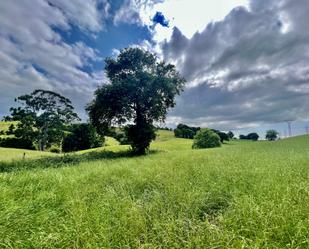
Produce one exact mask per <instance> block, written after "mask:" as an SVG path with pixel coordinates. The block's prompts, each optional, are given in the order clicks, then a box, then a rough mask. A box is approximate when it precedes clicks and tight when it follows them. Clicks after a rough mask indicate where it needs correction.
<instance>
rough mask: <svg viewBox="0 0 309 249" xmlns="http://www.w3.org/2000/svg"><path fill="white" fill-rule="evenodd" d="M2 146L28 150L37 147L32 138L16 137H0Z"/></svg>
mask: <svg viewBox="0 0 309 249" xmlns="http://www.w3.org/2000/svg"><path fill="white" fill-rule="evenodd" d="M0 147H5V148H17V149H27V150H34V149H35V147H34V145H33V142H32V141H31V140H29V139H25V138H16V137H12V138H3V139H0Z"/></svg>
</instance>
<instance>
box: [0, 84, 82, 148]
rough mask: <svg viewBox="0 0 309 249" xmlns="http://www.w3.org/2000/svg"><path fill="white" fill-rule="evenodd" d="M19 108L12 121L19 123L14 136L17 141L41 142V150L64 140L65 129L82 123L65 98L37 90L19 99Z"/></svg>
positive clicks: (13, 108)
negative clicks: (72, 123) (74, 123)
mask: <svg viewBox="0 0 309 249" xmlns="http://www.w3.org/2000/svg"><path fill="white" fill-rule="evenodd" d="M15 101H16V102H18V103H19V104H20V106H19V107H12V108H10V111H11V117H6V119H7V120H8V119H11V120H14V121H19V122H18V124H17V128H16V130H15V131H14V134H15V136H16V137H17V138H23V139H26V140H31V141H37V142H38V144H39V148H40V150H45V148H46V146H50V145H51V144H52V143H57V142H58V143H59V142H60V141H61V140H62V138H63V128H64V125H66V124H69V123H71V122H72V121H74V120H79V117H78V115H77V114H76V113H75V112H74V108H73V106H72V103H71V101H70V100H69V99H68V98H65V97H63V96H62V95H60V94H58V93H55V92H52V91H47V90H41V89H38V90H35V91H33V92H32V93H30V94H25V95H22V96H19V97H18V98H16V99H15Z"/></svg>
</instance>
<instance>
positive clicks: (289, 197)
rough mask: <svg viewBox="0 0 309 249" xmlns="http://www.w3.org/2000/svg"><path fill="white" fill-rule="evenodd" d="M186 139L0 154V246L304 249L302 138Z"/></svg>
mask: <svg viewBox="0 0 309 249" xmlns="http://www.w3.org/2000/svg"><path fill="white" fill-rule="evenodd" d="M191 143H192V141H190V140H185V139H176V138H174V137H173V135H172V134H171V133H170V132H168V131H162V132H160V136H159V137H158V139H157V141H156V142H154V143H153V144H152V149H153V152H152V153H151V154H150V155H148V156H142V157H131V156H130V155H129V154H127V153H126V149H127V147H126V146H120V145H117V144H113V145H111V146H109V147H105V148H101V149H97V150H91V151H88V152H87V151H84V152H82V153H76V154H74V155H70V156H69V160H65V159H61V157H55V158H47V159H46V160H42V159H40V160H38V161H36V160H35V161H29V160H24V162H23V161H21V162H20V163H16V162H13V163H10V162H8V161H6V162H2V168H1V169H2V173H0V248H309V136H301V137H295V138H291V139H286V140H281V141H277V142H267V141H261V142H237V141H232V142H230V143H229V144H226V145H224V146H223V147H221V148H216V149H209V150H191ZM5 150H6V149H5ZM0 153H2V152H1V150H0ZM7 154H10V150H7ZM2 158H3V153H2V154H0V160H2ZM74 158H75V159H76V160H75V159H74ZM53 160H55V161H53ZM15 165H17V166H18V168H17V169H16V170H14V169H12V170H8V169H9V168H8V167H9V166H11V167H15ZM23 165H25V167H24V168H23ZM31 165H32V166H31ZM53 165H57V167H52V166H53ZM0 166H1V165H0ZM49 166H51V167H50V168H49Z"/></svg>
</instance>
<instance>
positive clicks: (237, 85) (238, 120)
mask: <svg viewBox="0 0 309 249" xmlns="http://www.w3.org/2000/svg"><path fill="white" fill-rule="evenodd" d="M308 13H309V2H308V1H306V0H300V1H293V0H284V1H283V0H282V1H275V0H267V1H260V0H254V1H251V5H250V9H249V10H247V9H246V8H243V7H239V8H236V9H234V10H232V11H231V13H230V14H229V15H228V16H226V18H225V19H224V20H223V21H221V22H216V23H211V24H209V25H208V26H207V27H206V28H205V30H204V31H203V32H201V33H196V34H195V35H194V36H193V37H192V38H191V39H187V38H186V37H185V36H183V35H182V33H181V31H180V30H178V29H177V28H175V29H174V32H173V35H172V38H171V40H170V41H168V42H165V43H164V44H163V45H162V52H163V55H164V57H165V59H166V60H168V61H171V62H174V63H175V64H176V65H177V67H178V68H179V69H180V71H181V72H182V74H183V75H184V76H185V78H186V79H187V80H188V88H187V89H186V91H185V93H184V94H183V95H182V96H181V97H180V98H179V100H178V105H177V107H176V108H175V109H174V110H173V111H172V112H171V113H170V117H171V119H173V118H174V119H175V120H178V121H179V120H183V121H185V122H188V123H194V124H199V125H200V124H205V125H216V126H220V127H221V128H223V129H233V128H237V127H244V126H247V125H248V126H250V125H254V124H259V123H272V122H282V121H285V120H308V119H309V98H308V96H309V63H308V62H309V30H308V28H307V27H306V26H307V25H308V23H309V15H308Z"/></svg>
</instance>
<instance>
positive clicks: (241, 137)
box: [239, 135, 247, 140]
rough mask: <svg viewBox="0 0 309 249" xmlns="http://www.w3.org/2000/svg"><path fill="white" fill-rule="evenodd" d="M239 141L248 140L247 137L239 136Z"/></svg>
mask: <svg viewBox="0 0 309 249" xmlns="http://www.w3.org/2000/svg"><path fill="white" fill-rule="evenodd" d="M239 139H241V140H243V139H247V136H246V135H239Z"/></svg>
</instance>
